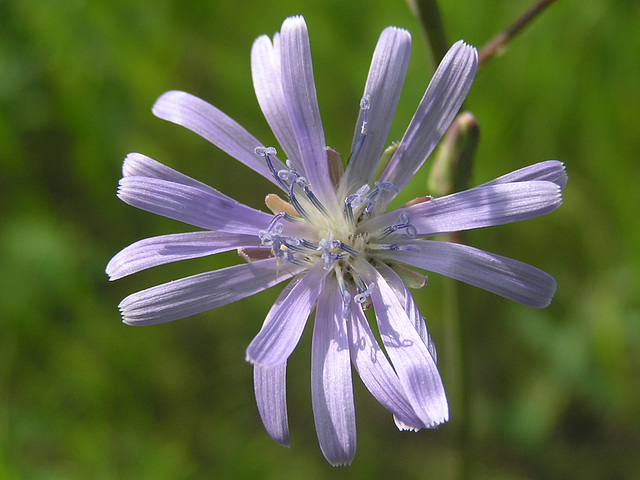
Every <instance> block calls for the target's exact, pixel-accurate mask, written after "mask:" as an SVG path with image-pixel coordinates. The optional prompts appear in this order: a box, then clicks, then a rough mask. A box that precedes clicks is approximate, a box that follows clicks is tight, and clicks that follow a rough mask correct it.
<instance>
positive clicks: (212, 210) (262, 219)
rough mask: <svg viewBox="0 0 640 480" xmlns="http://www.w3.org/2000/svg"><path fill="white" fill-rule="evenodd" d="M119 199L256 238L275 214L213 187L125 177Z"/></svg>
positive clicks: (157, 211) (190, 221)
mask: <svg viewBox="0 0 640 480" xmlns="http://www.w3.org/2000/svg"><path fill="white" fill-rule="evenodd" d="M118 197H119V198H120V199H121V200H122V201H124V202H125V203H128V204H129V205H132V206H134V207H137V208H140V209H142V210H146V211H147V212H151V213H155V214H157V215H162V216H164V217H168V218H172V219H173V220H178V221H179V222H184V223H188V224H190V225H194V226H196V227H200V228H206V229H208V230H220V231H223V232H228V233H240V234H247V235H257V234H258V230H260V229H264V228H267V226H268V225H269V223H270V221H271V219H272V218H273V216H272V215H268V214H266V213H263V212H260V211H258V210H254V209H253V208H250V207H247V206H246V205H243V204H241V203H238V202H236V201H235V200H233V199H231V198H229V197H227V196H225V195H222V194H221V193H220V192H217V191H216V190H214V189H212V188H208V187H207V188H199V187H195V186H190V185H184V184H180V183H174V182H169V181H166V180H159V179H156V178H149V177H124V178H122V179H121V180H120V184H119V188H118Z"/></svg>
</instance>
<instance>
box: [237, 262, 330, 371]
mask: <svg viewBox="0 0 640 480" xmlns="http://www.w3.org/2000/svg"><path fill="white" fill-rule="evenodd" d="M328 273H329V271H328V270H324V268H323V264H322V262H318V263H316V264H315V265H314V266H313V267H312V268H311V270H309V271H308V272H307V273H305V275H304V277H303V278H302V279H301V280H300V281H299V282H298V283H297V285H296V286H295V287H294V288H293V289H292V290H291V292H290V293H289V295H288V296H287V298H286V300H284V301H283V302H282V303H281V304H276V305H274V306H273V308H272V309H271V310H270V311H269V314H268V316H267V319H266V320H265V322H264V325H263V326H262V329H261V330H260V331H259V332H258V334H257V335H256V336H255V338H254V339H253V340H252V341H251V343H250V344H249V346H248V347H247V361H249V362H251V363H253V364H259V365H263V366H271V365H280V364H282V363H284V362H286V360H287V358H288V357H289V355H291V352H292V351H293V349H294V348H295V347H296V345H297V344H298V341H299V340H300V336H301V335H302V331H303V330H304V326H305V324H306V323H307V318H308V317H309V315H310V314H311V310H312V309H313V305H314V303H315V301H316V299H317V298H318V295H320V292H321V291H322V287H323V285H324V280H325V277H326V276H327V274H328Z"/></svg>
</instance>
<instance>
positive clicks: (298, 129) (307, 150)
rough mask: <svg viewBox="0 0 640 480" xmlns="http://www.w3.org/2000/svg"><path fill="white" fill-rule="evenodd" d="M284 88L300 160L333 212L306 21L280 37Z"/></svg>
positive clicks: (288, 26)
mask: <svg viewBox="0 0 640 480" xmlns="http://www.w3.org/2000/svg"><path fill="white" fill-rule="evenodd" d="M280 41H281V42H280V43H281V62H282V88H283V91H284V96H285V103H286V107H287V112H288V113H289V118H290V121H291V126H292V127H293V131H294V133H295V136H296V139H297V142H298V149H299V151H300V159H301V161H302V165H303V167H304V171H305V173H306V176H307V180H309V182H310V183H311V186H312V188H313V191H314V193H315V195H316V196H317V197H318V198H319V199H320V201H321V202H322V203H323V204H324V205H325V206H327V207H329V210H330V211H331V210H334V211H335V210H336V209H337V201H336V198H335V192H334V187H333V183H332V181H331V178H330V177H329V166H328V162H327V154H326V151H325V147H326V143H325V138H324V130H323V128H322V119H321V118H320V110H319V108H318V99H317V95H316V86H315V81H314V78H313V66H312V64H311V49H310V46H309V34H308V32H307V25H306V24H305V21H304V19H303V18H302V17H299V16H298V17H290V18H288V19H286V20H285V21H284V23H283V24H282V30H281V33H280Z"/></svg>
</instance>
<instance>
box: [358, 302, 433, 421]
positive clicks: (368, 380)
mask: <svg viewBox="0 0 640 480" xmlns="http://www.w3.org/2000/svg"><path fill="white" fill-rule="evenodd" d="M347 331H348V333H349V348H350V352H351V361H352V362H353V365H354V367H355V368H356V370H357V372H358V375H360V378H361V379H362V383H364V385H365V386H366V387H367V389H368V390H369V392H371V395H373V396H374V397H375V399H376V400H377V401H378V402H380V404H381V405H382V406H383V407H385V408H386V409H387V410H389V411H390V412H391V413H393V414H394V416H396V417H397V418H398V419H400V420H401V421H402V422H403V423H404V424H407V425H412V427H411V428H413V429H415V430H418V429H420V428H422V427H423V426H424V425H423V423H422V421H421V420H420V419H419V418H418V416H417V415H416V414H415V412H414V411H413V408H412V407H411V404H410V403H409V400H408V399H407V394H406V393H405V391H404V388H403V387H402V384H401V383H400V380H399V379H398V375H397V374H396V372H395V371H394V370H393V367H391V364H390V363H389V361H388V360H387V357H386V356H385V354H384V352H383V351H382V349H381V348H380V346H379V345H378V342H377V341H376V339H375V337H374V336H373V332H372V331H371V327H370V326H369V323H368V322H367V319H366V317H365V316H364V312H363V311H362V308H360V306H354V307H352V309H351V318H350V321H349V322H347Z"/></svg>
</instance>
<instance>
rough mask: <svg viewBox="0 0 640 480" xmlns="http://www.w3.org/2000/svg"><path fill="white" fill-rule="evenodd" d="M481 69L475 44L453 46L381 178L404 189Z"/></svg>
mask: <svg viewBox="0 0 640 480" xmlns="http://www.w3.org/2000/svg"><path fill="white" fill-rule="evenodd" d="M477 69H478V52H477V51H476V49H475V48H473V47H471V46H469V45H467V44H465V43H464V42H463V41H462V40H460V41H458V42H456V43H455V44H454V45H453V46H452V47H451V48H450V49H449V51H448V52H447V54H446V55H445V57H444V58H443V59H442V62H441V63H440V66H439V67H438V69H437V70H436V72H435V74H434V75H433V78H432V79H431V83H429V87H428V88H427V91H426V92H425V94H424V97H423V98H422V101H421V102H420V105H419V106H418V109H417V110H416V113H415V115H414V116H413V118H412V120H411V123H410V124H409V127H408V128H407V131H406V132H405V134H404V137H403V138H402V140H401V141H400V145H399V147H398V150H397V151H396V153H395V154H394V156H393V158H392V159H391V161H390V162H389V165H388V167H387V168H386V170H385V171H384V173H383V174H382V176H381V178H380V181H382V182H391V183H392V184H393V185H395V186H396V187H397V188H398V189H400V190H401V189H402V188H403V187H404V186H405V185H406V184H407V182H408V181H409V180H410V179H411V177H413V175H414V174H415V173H416V172H417V171H418V169H419V168H420V167H421V166H422V164H423V163H424V161H425V160H426V159H427V157H428V156H429V155H430V154H431V152H432V151H433V149H434V148H435V146H436V145H437V144H438V142H439V141H440V139H441V138H442V136H443V135H444V132H445V131H446V130H447V128H449V125H450V124H451V122H452V121H453V119H454V117H455V115H456V113H458V110H459V109H460V106H461V105H462V102H463V101H464V99H465V97H466V96H467V93H468V92H469V89H470V88H471V84H472V83H473V79H474V77H475V74H476V71H477Z"/></svg>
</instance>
